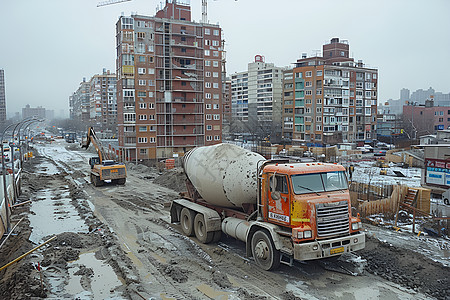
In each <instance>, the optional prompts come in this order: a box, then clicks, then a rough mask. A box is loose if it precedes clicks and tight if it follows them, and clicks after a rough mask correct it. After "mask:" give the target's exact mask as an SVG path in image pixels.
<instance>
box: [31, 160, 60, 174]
mask: <svg viewBox="0 0 450 300" xmlns="http://www.w3.org/2000/svg"><path fill="white" fill-rule="evenodd" d="M36 173H37V174H46V175H55V174H58V173H59V170H58V167H57V166H56V165H55V164H53V163H51V162H43V163H41V164H39V166H38V167H37V168H36Z"/></svg>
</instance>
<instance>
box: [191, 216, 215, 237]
mask: <svg viewBox="0 0 450 300" xmlns="http://www.w3.org/2000/svg"><path fill="white" fill-rule="evenodd" d="M194 232H195V237H196V238H197V240H198V241H199V242H200V243H202V244H209V243H211V241H212V240H213V237H214V231H210V232H206V223H205V217H204V216H203V214H197V215H196V216H195V219H194Z"/></svg>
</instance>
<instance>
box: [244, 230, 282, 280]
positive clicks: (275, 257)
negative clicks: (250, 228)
mask: <svg viewBox="0 0 450 300" xmlns="http://www.w3.org/2000/svg"><path fill="white" fill-rule="evenodd" d="M251 243H252V254H253V258H254V259H255V261H256V264H257V265H258V266H260V267H261V268H262V269H264V270H266V271H269V270H274V269H276V268H278V267H279V265H280V251H278V250H277V249H276V248H275V245H274V244H273V242H272V238H271V237H270V234H269V233H268V232H267V231H265V230H258V231H257V232H255V234H254V235H253V237H252V241H251Z"/></svg>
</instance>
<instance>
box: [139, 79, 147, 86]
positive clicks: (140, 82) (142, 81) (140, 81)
mask: <svg viewBox="0 0 450 300" xmlns="http://www.w3.org/2000/svg"><path fill="white" fill-rule="evenodd" d="M138 84H139V85H147V81H146V80H141V79H139V81H138Z"/></svg>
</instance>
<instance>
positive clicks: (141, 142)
mask: <svg viewBox="0 0 450 300" xmlns="http://www.w3.org/2000/svg"><path fill="white" fill-rule="evenodd" d="M138 143H139V144H145V143H147V138H146V137H140V138H138Z"/></svg>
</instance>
